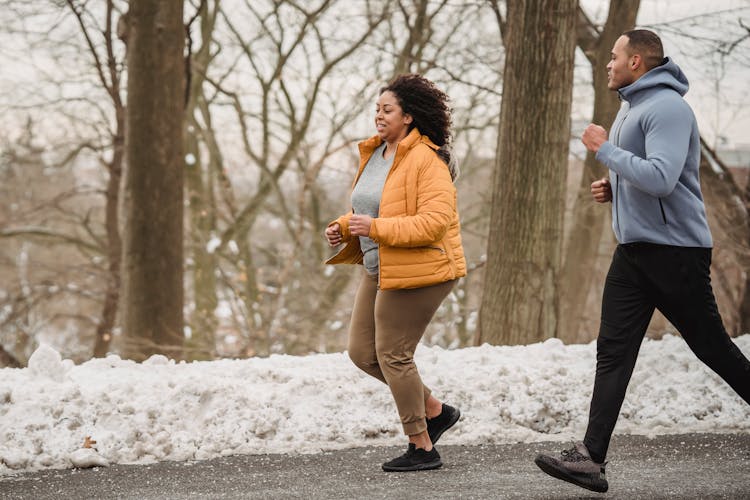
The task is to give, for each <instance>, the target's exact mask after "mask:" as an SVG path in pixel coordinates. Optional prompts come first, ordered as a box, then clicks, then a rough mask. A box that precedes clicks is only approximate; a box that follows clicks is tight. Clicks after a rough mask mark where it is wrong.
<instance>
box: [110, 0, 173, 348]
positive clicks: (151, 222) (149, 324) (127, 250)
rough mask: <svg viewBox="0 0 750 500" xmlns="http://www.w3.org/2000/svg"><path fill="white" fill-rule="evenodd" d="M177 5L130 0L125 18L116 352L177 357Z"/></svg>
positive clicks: (168, 1)
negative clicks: (123, 201)
mask: <svg viewBox="0 0 750 500" xmlns="http://www.w3.org/2000/svg"><path fill="white" fill-rule="evenodd" d="M182 15H183V2H182V0H132V1H131V2H130V13H129V16H128V23H129V30H128V105H127V119H128V123H127V131H126V136H127V140H126V144H127V155H128V171H127V175H126V190H127V192H128V196H127V201H128V204H127V209H126V214H127V217H126V229H125V241H124V255H123V297H122V300H123V343H124V345H123V354H124V355H125V356H126V357H128V358H132V359H136V360H143V359H145V358H147V357H149V356H150V355H152V354H155V353H162V354H166V355H169V356H172V357H180V355H181V352H182V342H183V338H184V334H183V316H182V308H183V302H184V299H183V293H184V292H183V269H182V266H183V248H182V245H183V242H182V233H183V229H182V226H183V220H182V218H183V177H184V175H183V165H184V160H183V146H182V125H183V123H182V122H183V113H184V99H185V88H184V85H185V84H184V61H183V50H184V43H185V38H184V35H185V33H184V28H183V25H182Z"/></svg>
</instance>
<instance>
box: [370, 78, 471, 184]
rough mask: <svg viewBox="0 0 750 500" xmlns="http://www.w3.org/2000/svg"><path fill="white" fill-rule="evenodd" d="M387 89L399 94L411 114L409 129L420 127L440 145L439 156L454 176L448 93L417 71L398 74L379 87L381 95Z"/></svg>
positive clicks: (404, 108)
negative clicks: (415, 72) (416, 72)
mask: <svg viewBox="0 0 750 500" xmlns="http://www.w3.org/2000/svg"><path fill="white" fill-rule="evenodd" d="M388 91H390V92H393V94H394V95H395V96H396V99H397V100H398V103H399V105H400V106H401V109H402V110H403V111H404V113H406V114H408V115H411V117H412V122H411V123H410V124H409V131H410V132H411V130H412V129H413V128H414V127H417V128H418V129H419V131H420V132H421V133H422V134H424V135H426V136H427V137H429V138H430V140H431V141H432V142H434V143H435V145H437V146H440V150H439V151H438V156H439V157H440V158H442V159H443V161H445V163H446V164H447V165H449V166H450V167H451V175H452V176H454V169H455V168H454V167H455V163H453V164H452V162H451V154H450V147H451V141H452V139H453V137H452V135H451V124H452V121H451V108H450V106H449V105H448V101H449V97H448V95H447V94H446V93H445V92H443V91H442V90H440V89H439V88H437V87H436V86H435V84H434V83H432V82H431V81H430V80H428V79H427V78H425V77H423V76H422V75H416V74H407V75H399V76H397V77H396V78H394V79H393V80H391V81H390V82H389V83H388V85H386V86H385V87H382V88H381V89H380V93H381V94H382V93H383V92H388ZM452 165H453V166H452ZM456 175H457V174H456Z"/></svg>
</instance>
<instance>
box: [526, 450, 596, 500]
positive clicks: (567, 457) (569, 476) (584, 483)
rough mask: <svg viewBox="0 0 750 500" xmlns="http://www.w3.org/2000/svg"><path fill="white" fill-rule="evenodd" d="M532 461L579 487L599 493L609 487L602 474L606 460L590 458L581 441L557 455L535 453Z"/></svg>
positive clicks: (551, 473)
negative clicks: (600, 460) (598, 461)
mask: <svg viewBox="0 0 750 500" xmlns="http://www.w3.org/2000/svg"><path fill="white" fill-rule="evenodd" d="M534 463H536V464H537V465H538V466H539V468H540V469H542V470H543V471H544V472H546V473H547V474H549V475H550V476H552V477H556V478H557V479H562V480H563V481H567V482H569V483H573V484H575V485H576V486H580V487H581V488H586V489H587V490H591V491H596V492H599V493H604V492H605V491H607V489H608V488H609V484H608V483H607V478H606V476H605V475H604V466H605V465H606V462H605V463H603V464H598V463H596V462H594V461H593V460H591V455H589V450H587V449H586V446H585V445H584V444H583V443H580V442H579V443H576V444H575V446H573V447H572V448H571V449H569V450H563V451H562V452H561V453H560V456H559V457H553V456H550V455H537V457H536V459H535V460H534Z"/></svg>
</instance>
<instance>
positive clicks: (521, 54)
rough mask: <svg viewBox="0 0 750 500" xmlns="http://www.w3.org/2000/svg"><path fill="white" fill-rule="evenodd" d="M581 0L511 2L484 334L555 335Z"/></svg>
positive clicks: (501, 337) (495, 338) (492, 337)
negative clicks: (576, 35)
mask: <svg viewBox="0 0 750 500" xmlns="http://www.w3.org/2000/svg"><path fill="white" fill-rule="evenodd" d="M576 5H577V2H576V1H574V0H573V1H566V2H545V1H542V2H525V1H519V2H512V3H509V4H508V18H507V26H506V27H505V30H506V32H505V37H504V38H505V58H506V59H505V73H504V77H503V105H502V111H501V114H500V133H499V137H498V157H497V162H496V166H495V168H496V171H495V178H494V182H493V198H492V208H491V215H490V217H491V221H492V222H491V224H492V225H491V228H490V237H489V242H488V252H487V270H486V275H485V283H484V296H483V298H482V306H481V311H480V328H481V331H480V336H481V337H480V338H481V340H482V341H485V342H490V343H494V344H519V343H529V342H536V341H539V340H542V339H545V338H549V337H553V336H555V335H556V334H557V327H558V325H557V322H558V310H557V309H558V307H557V300H558V294H559V289H558V280H559V276H558V273H559V270H560V263H561V250H562V244H561V236H562V224H563V220H562V213H563V207H564V203H565V198H564V196H565V191H564V186H565V178H566V173H567V168H565V167H564V166H565V165H566V164H567V156H568V138H569V122H570V109H571V99H572V88H573V57H574V50H575V38H574V34H575V30H574V28H575V21H576Z"/></svg>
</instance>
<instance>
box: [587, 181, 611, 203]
mask: <svg viewBox="0 0 750 500" xmlns="http://www.w3.org/2000/svg"><path fill="white" fill-rule="evenodd" d="M591 194H592V195H593V196H594V201H596V202H598V203H607V202H608V201H612V185H611V184H610V183H609V179H607V178H606V177H605V178H603V179H599V180H598V181H594V182H592V183H591Z"/></svg>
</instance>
